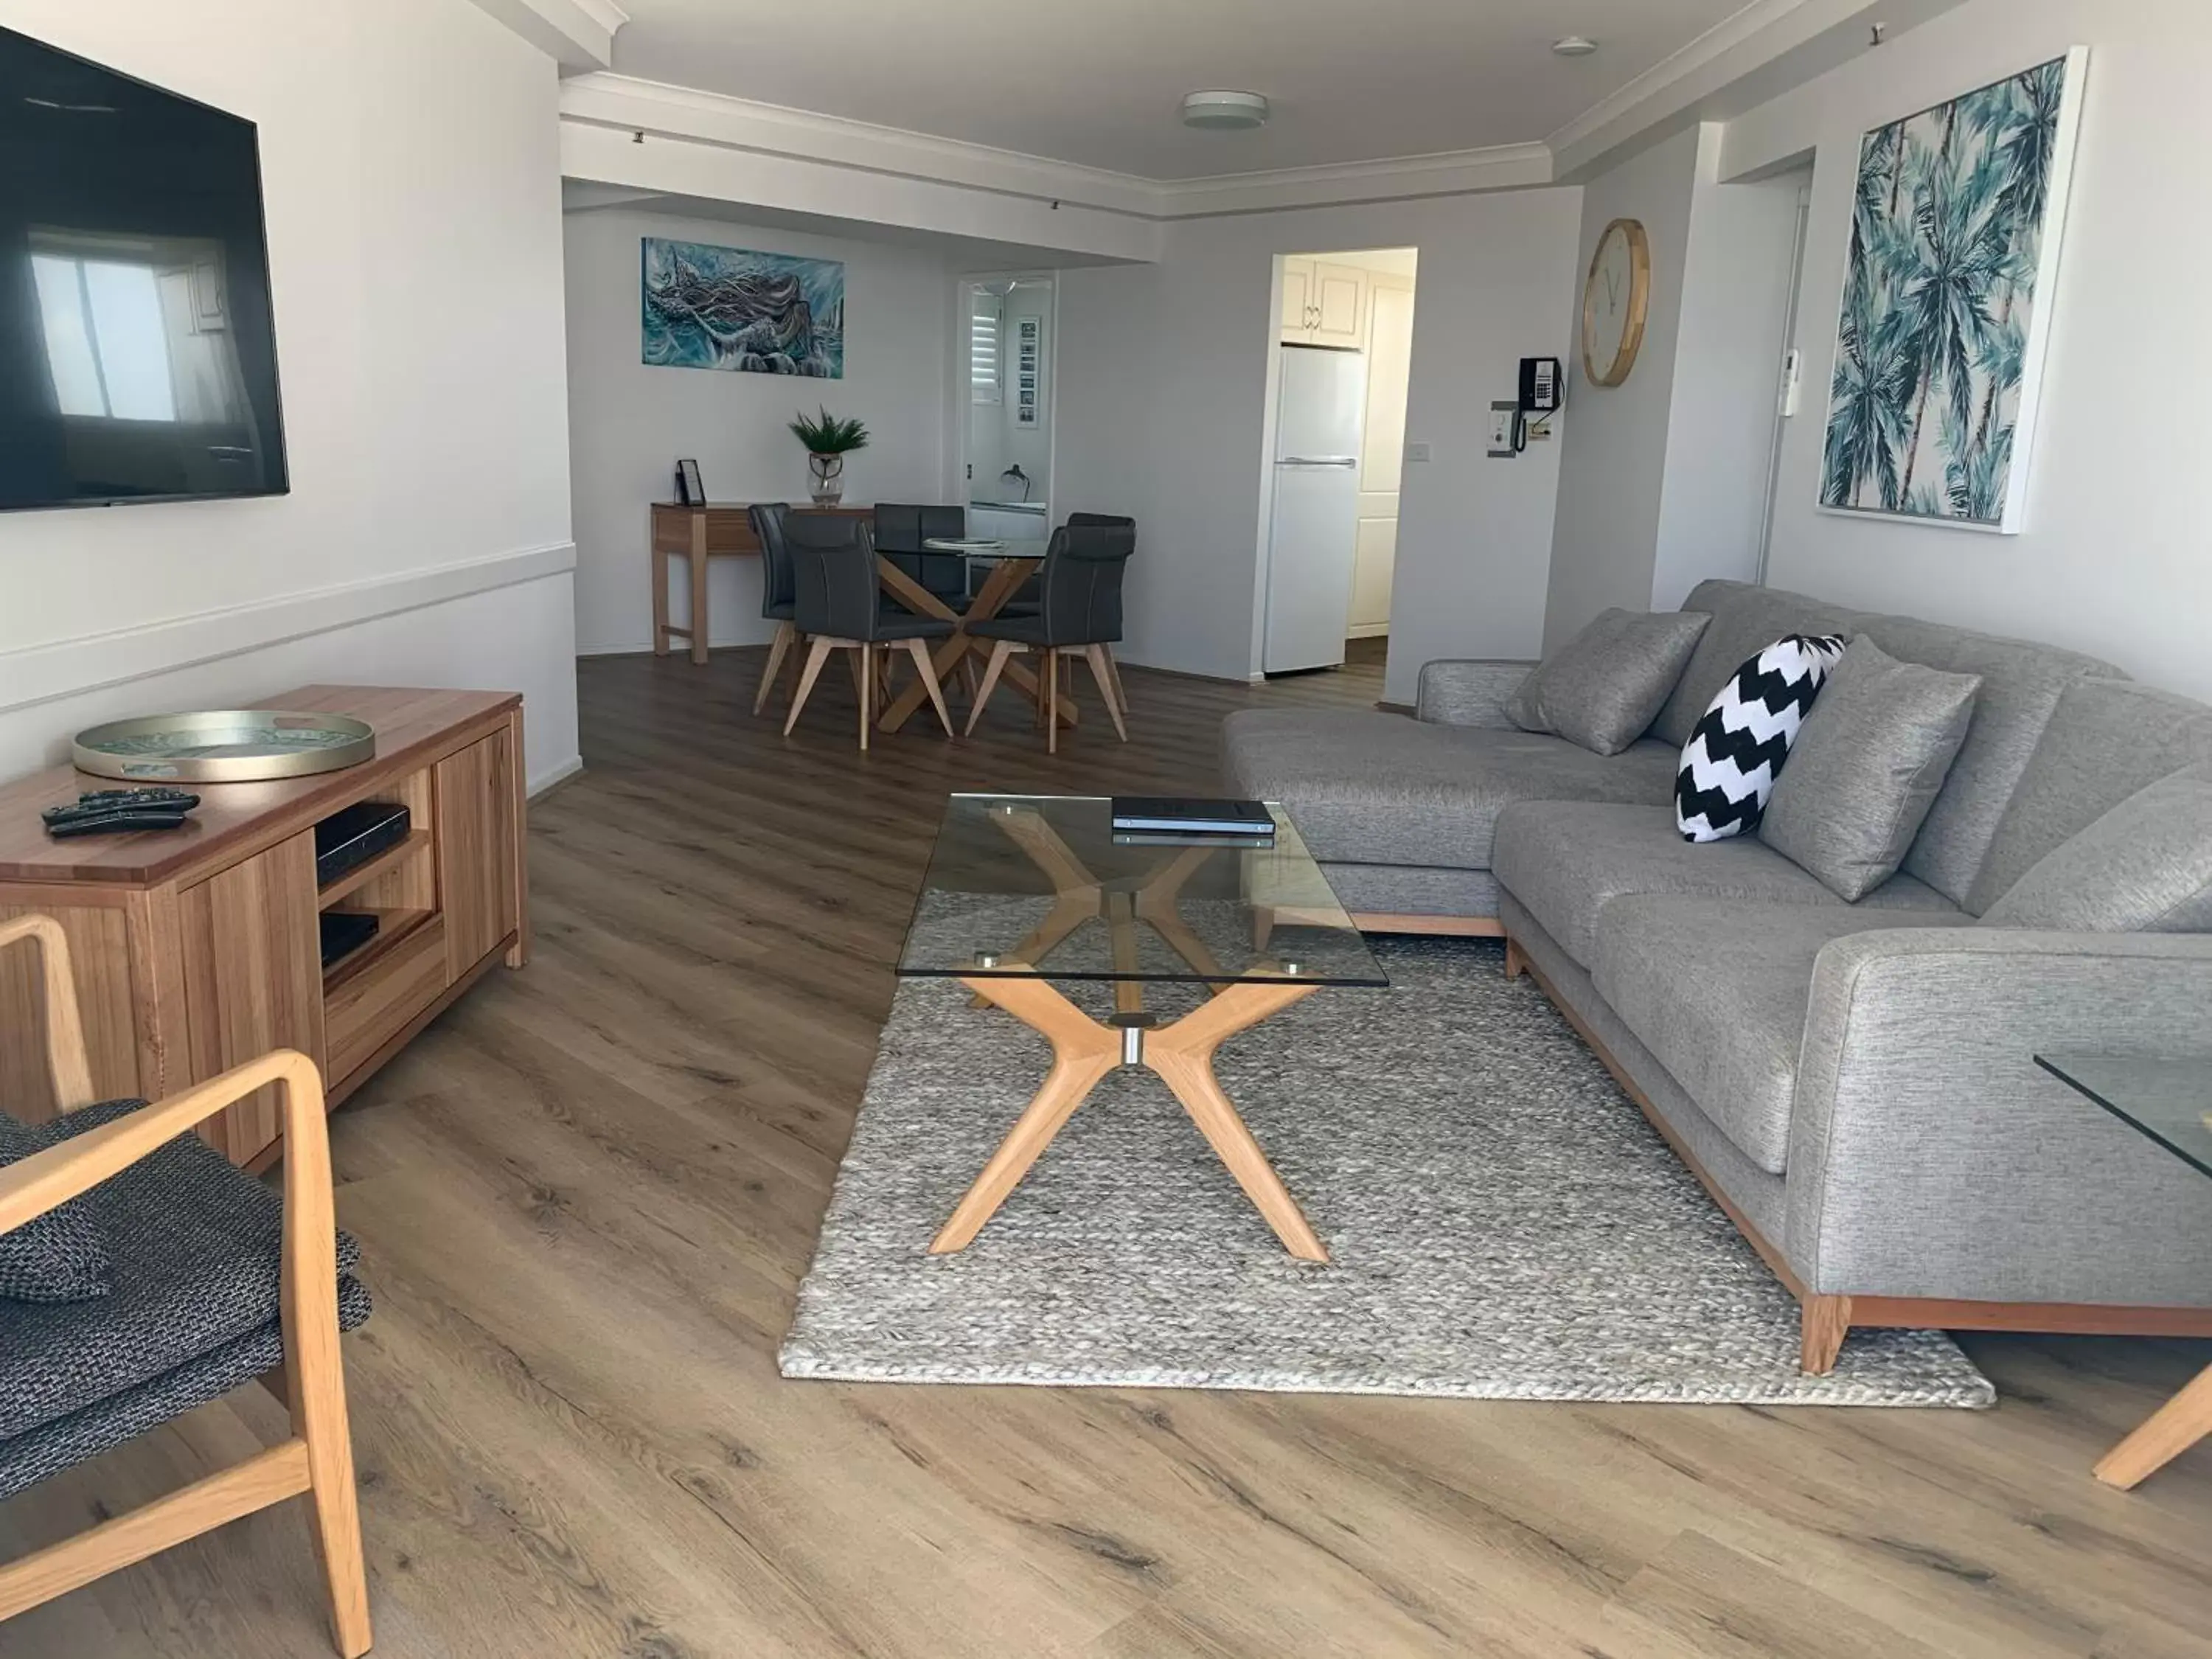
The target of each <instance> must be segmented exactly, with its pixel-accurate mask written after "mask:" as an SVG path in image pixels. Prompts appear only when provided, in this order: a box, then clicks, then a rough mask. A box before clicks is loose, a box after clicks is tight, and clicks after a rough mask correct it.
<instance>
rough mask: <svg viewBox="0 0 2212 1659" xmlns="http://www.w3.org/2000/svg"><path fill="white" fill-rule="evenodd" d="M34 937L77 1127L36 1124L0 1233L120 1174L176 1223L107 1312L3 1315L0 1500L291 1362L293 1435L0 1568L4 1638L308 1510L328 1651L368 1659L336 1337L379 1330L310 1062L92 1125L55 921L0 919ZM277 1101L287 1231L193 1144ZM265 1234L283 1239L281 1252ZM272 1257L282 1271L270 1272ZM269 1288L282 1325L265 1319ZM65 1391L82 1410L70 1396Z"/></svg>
mask: <svg viewBox="0 0 2212 1659" xmlns="http://www.w3.org/2000/svg"><path fill="white" fill-rule="evenodd" d="M22 940H33V941H35V942H36V943H37V945H39V946H40V949H41V950H42V951H43V953H44V968H45V988H46V1059H47V1066H48V1069H49V1071H50V1073H51V1074H52V1079H53V1087H54V1094H55V1098H56V1099H57V1101H58V1103H59V1104H60V1106H61V1109H62V1110H63V1112H64V1114H65V1116H64V1118H63V1119H61V1120H58V1121H56V1123H55V1124H53V1125H50V1126H46V1127H47V1128H48V1129H50V1130H51V1131H52V1138H53V1139H54V1140H55V1142H56V1144H54V1145H52V1146H48V1147H47V1148H46V1149H45V1150H43V1151H40V1152H33V1154H32V1155H31V1156H29V1157H27V1158H22V1159H21V1161H20V1162H17V1163H15V1164H10V1165H9V1166H8V1167H7V1168H5V1169H0V1234H5V1233H7V1232H9V1231H13V1230H14V1229H16V1228H18V1227H21V1226H23V1225H26V1224H27V1223H28V1222H30V1221H32V1220H33V1219H35V1218H38V1217H40V1216H41V1215H44V1214H46V1212H48V1211H51V1210H53V1209H55V1208H57V1207H58V1206H60V1205H62V1204H64V1203H66V1202H67V1201H68V1200H70V1199H72V1198H74V1197H76V1196H77V1195H78V1194H81V1193H84V1192H86V1191H88V1189H90V1188H94V1187H95V1186H97V1185H99V1184H100V1182H104V1181H106V1180H107V1179H108V1178H109V1177H111V1176H123V1178H124V1180H125V1181H126V1182H131V1183H132V1186H133V1190H132V1191H131V1194H130V1199H131V1203H132V1204H133V1205H134V1206H139V1205H140V1201H141V1200H143V1199H147V1198H158V1199H159V1200H161V1208H162V1211H163V1212H164V1222H165V1226H164V1228H163V1229H162V1230H160V1231H159V1235H158V1238H157V1239H156V1241H155V1243H154V1244H153V1245H152V1246H150V1247H149V1246H145V1245H142V1246H141V1247H140V1248H138V1249H137V1250H136V1251H135V1252H134V1250H133V1249H132V1248H131V1241H130V1240H128V1239H125V1238H120V1237H118V1238H115V1239H113V1240H112V1244H113V1247H114V1249H113V1257H114V1263H113V1270H112V1277H113V1285H112V1289H111V1291H110V1293H109V1295H108V1296H106V1297H99V1298H96V1299H94V1300H89V1301H82V1302H72V1303H66V1304H46V1303H39V1304H32V1303H20V1302H0V1415H4V1414H9V1413H12V1419H11V1420H9V1421H8V1428H9V1431H8V1432H6V1433H5V1435H4V1437H0V1499H4V1498H8V1497H10V1496H13V1495H14V1494H15V1492H19V1491H21V1490H22V1489H23V1488H24V1487H25V1486H30V1485H33V1484H34V1483H35V1482H37V1481H38V1480H43V1479H45V1478H46V1476H47V1475H49V1474H55V1473H58V1471H59V1470H60V1469H62V1468H67V1467H70V1465H72V1464H75V1463H78V1462H84V1461H86V1460H87V1459H88V1458H90V1457H92V1456H94V1455H97V1454H98V1453H100V1452H102V1451H105V1450H106V1449H109V1448H111V1447H112V1446H115V1445H119V1444H121V1443H124V1442H125V1441H127V1440H129V1439H131V1438H134V1437H137V1435H139V1434H143V1433H144V1432H145V1431H147V1430H149V1429H150V1428H152V1427H154V1426H155V1425H158V1424H159V1423H161V1422H165V1421H167V1420H168V1419H170V1418H173V1417H177V1416H181V1415H182V1414H183V1413H185V1412H186V1411H189V1410H191V1409H192V1408H193V1407H197V1406H198V1405H201V1404H203V1403H204V1402H205V1401H210V1400H213V1399H216V1398H217V1397H219V1396H220V1395H223V1394H227V1393H228V1392H229V1391H230V1390H231V1389H234V1388H237V1387H239V1386H240V1385H241V1384H243V1383H248V1382H251V1381H252V1380H254V1379H255V1378H257V1377H264V1378H269V1377H270V1373H271V1372H272V1371H273V1370H274V1369H275V1367H276V1365H277V1364H279V1363H280V1353H281V1364H282V1365H283V1399H284V1400H285V1401H287V1403H288V1404H289V1407H290V1410H291V1416H292V1437H291V1438H290V1439H289V1440H287V1441H285V1442H284V1443H283V1444H282V1445H278V1446H273V1447H271V1448H270V1449H268V1450H266V1451H264V1452H262V1453H260V1454H259V1455H257V1456H254V1457H251V1458H248V1459H247V1460H246V1462H242V1463H239V1464H236V1465H234V1467H232V1468H228V1469H224V1470H222V1472H220V1473H219V1474H211V1475H210V1476H208V1477H207V1478H206V1479H204V1480H198V1481H196V1482H194V1483H193V1484H192V1485H191V1486H186V1487H185V1488H184V1489H183V1490H182V1491H180V1492H173V1493H171V1494H170V1495H169V1496H168V1497H167V1498H160V1499H157V1500H156V1501H155V1502H154V1503H151V1504H146V1505H145V1506H144V1507H143V1508H141V1509H137V1510H132V1511H131V1512H130V1513H129V1514H127V1515H122V1516H117V1517H116V1518H115V1519H113V1520H112V1521H109V1522H105V1523H104V1524H102V1525H100V1526H98V1527H94V1528H92V1529H91V1530H90V1531H88V1532H85V1533H81V1534H78V1535H77V1536H76V1537H74V1538H70V1539H66V1540H64V1541H62V1542H60V1543H58V1544H54V1545H52V1546H50V1547H47V1548H45V1549H42V1550H40V1551H38V1552H36V1553H33V1554H32V1555H29V1556H27V1557H25V1558H24V1559H21V1560H20V1561H15V1562H12V1563H10V1564H9V1565H5V1566H0V1620H6V1619H8V1618H10V1617H12V1616H13V1615H15V1613H21V1612H22V1611H23V1610H24V1609H25V1608H27V1607H36V1606H37V1605H39V1604H40V1602H42V1601H49V1600H51V1599H52V1598H53V1597H55V1596H57V1595H63V1594H64V1593H66V1592H67V1591H70V1590H72V1589H76V1588H78V1587H79V1586H81V1585H83V1584H88V1583H91V1582H92V1581H93V1580H94V1579H95V1578H99V1577H101V1576H103V1575H104V1574H106V1573H109V1572H112V1571H115V1570H117V1569H118V1568H119V1567H125V1566H128V1565H131V1564H132V1563H133V1562H137V1561H141V1560H143V1559H145V1558H146V1557H148V1556H149V1555H153V1554H155V1553H158V1552H160V1551H161V1550H165V1549H167V1548H168V1547H170V1546H171V1545H173V1544H179V1543H182V1542H184V1541H185V1540H186V1539H189V1538H193V1537H196V1536H197V1535H198V1534H201V1533H204V1532H210V1531H212V1530H213V1529H214V1528H217V1527H220V1526H222V1525H223V1524H224V1523H225V1522H230V1521H234V1520H237V1519H239V1518H240V1516H246V1515H250V1514H252V1513H253V1512H254V1511H255V1510H261V1509H265V1508H267V1507H269V1506H270V1505H271V1504H277V1503H281V1502H283V1500H284V1499H285V1498H291V1497H294V1496H295V1495H297V1494H300V1493H302V1492H304V1493H306V1494H307V1497H308V1499H309V1510H310V1513H309V1518H310V1522H311V1523H312V1528H313V1537H314V1542H315V1547H316V1550H317V1553H318V1554H319V1557H320V1558H321V1561H322V1565H323V1570H324V1572H325V1576H326V1577H327V1578H328V1580H329V1583H330V1595H331V1626H332V1631H333V1634H334V1635H335V1637H336V1640H337V1649H338V1651H339V1652H340V1653H341V1654H343V1655H344V1656H346V1659H356V1656H358V1655H361V1654H363V1653H366V1652H367V1651H368V1647H369V1643H370V1639H371V1638H370V1633H369V1621H368V1583H367V1579H366V1577H365V1575H364V1572H363V1570H362V1552H361V1528H360V1522H359V1518H358V1516H357V1515H356V1509H355V1499H354V1468H353V1446H352V1442H351V1440H350V1438H349V1435H348V1431H347V1426H346V1404H345V1381H344V1374H343V1370H341V1368H340V1360H339V1356H338V1333H339V1330H340V1328H341V1324H342V1323H343V1326H344V1327H345V1328H351V1327H352V1326H354V1325H356V1324H358V1323H360V1322H361V1321H362V1320H363V1319H365V1318H367V1317H368V1298H367V1296H366V1293H365V1292H363V1291H362V1290H361V1288H360V1286H359V1285H358V1284H357V1283H356V1281H354V1280H353V1279H352V1277H351V1274H350V1272H349V1271H346V1272H343V1273H342V1268H344V1269H349V1268H350V1266H351V1262H350V1261H347V1260H343V1259H342V1258H343V1256H348V1255H350V1254H351V1253H352V1251H353V1246H352V1243H351V1241H350V1240H346V1241H343V1249H342V1246H341V1241H340V1238H339V1236H338V1234H337V1224H336V1221H335V1218H334V1216H333V1213H332V1206H331V1161H330V1140H329V1135H328V1133H327V1129H326V1126H325V1122H324V1109H323V1084H322V1079H321V1077H320V1076H319V1074H318V1073H317V1072H316V1069H315V1066H314V1062H313V1061H312V1060H309V1059H307V1056H306V1055H304V1054H295V1053H293V1052H292V1051H290V1050H289V1049H279V1050H277V1051H276V1052H275V1053H272V1054H264V1055H262V1056H261V1057H260V1058H259V1059H258V1060H251V1061H249V1062H247V1063H246V1065H243V1066H238V1067H236V1068H234V1070H232V1071H229V1072H227V1073H224V1074H223V1075H222V1076H221V1077H218V1078H216V1079H212V1080H210V1081H209V1082H207V1083H204V1084H201V1085H199V1086H198V1087H197V1088H193V1089H189V1090H187V1091H185V1092H184V1093H182V1094H179V1095H176V1096H173V1097H171V1098H169V1099H167V1100H165V1101H161V1102H159V1103H155V1104H154V1105H144V1104H142V1103H137V1102H116V1103H109V1104H107V1105H105V1106H100V1107H97V1108H94V1109H92V1110H90V1111H81V1109H82V1108H84V1107H86V1106H87V1105H88V1103H90V1101H91V1098H92V1079H91V1068H90V1064H89V1061H88V1057H87V1054H86V1050H85V1044H84V1037H83V1032H82V1025H81V1024H80V1021H79V1018H78V1012H77V1004H76V989H75V986H74V984H73V982H72V981H71V980H70V966H69V948H68V945H67V943H66V941H65V940H64V937H63V934H62V930H61V927H59V925H58V924H57V923H56V922H54V921H52V919H51V918H48V917H46V916H40V915H26V916H21V917H18V918H16V919H15V920H13V921H4V922H0V949H4V948H6V947H8V946H9V945H13V944H15V943H16V942H18V941H22ZM269 1085H276V1088H277V1090H278V1091H279V1093H280V1094H281V1096H282V1097H283V1115H284V1142H283V1145H284V1191H283V1214H282V1218H281V1223H277V1222H276V1218H274V1217H273V1216H272V1215H270V1209H271V1208H272V1207H273V1205H274V1200H273V1198H272V1197H271V1196H270V1194H267V1193H266V1191H265V1189H264V1188H262V1187H261V1185H260V1183H259V1182H256V1181H254V1180H253V1179H252V1177H251V1176H246V1174H244V1173H243V1172H242V1171H240V1170H235V1169H234V1168H233V1167H232V1166H231V1165H230V1164H229V1163H228V1161H227V1160H225V1159H224V1158H222V1155H221V1154H220V1153H218V1152H215V1151H214V1149H213V1148H211V1147H209V1146H206V1145H204V1143H203V1142H201V1141H200V1140H199V1139H197V1137H196V1136H193V1135H192V1134H191V1130H192V1129H193V1128H194V1127H196V1126H197V1125H198V1124H200V1123H202V1122H203V1121H205V1120H206V1119H208V1118H210V1117H212V1116H213V1115H215V1114H216V1113H217V1112H219V1111H221V1110H222V1109H224V1108H225V1107H226V1106H228V1105H230V1104H232V1103H234V1102H236V1101H238V1100H240V1099H242V1098H244V1097H246V1096H247V1095H250V1094H252V1092H253V1091H255V1090H257V1089H261V1088H264V1087H267V1086H269ZM80 1126H82V1127H80ZM125 1172H128V1173H127V1174H126V1173H125ZM142 1212H143V1211H142ZM272 1224H274V1225H276V1226H277V1227H278V1229H279V1230H280V1231H279V1232H278V1237H277V1239H276V1241H272V1240H271V1239H270V1237H269V1234H270V1228H271V1225H272ZM109 1231H111V1232H114V1231H120V1230H119V1229H114V1228H111V1229H110V1230H109ZM183 1238H191V1239H196V1240H200V1241H204V1249H201V1250H198V1251H195V1252H192V1253H191V1254H193V1255H196V1256H198V1257H200V1258H202V1259H199V1260H194V1261H177V1260H174V1259H173V1256H174V1255H176V1254H177V1251H176V1250H175V1249H174V1247H175V1245H176V1243H177V1242H178V1241H179V1239H183ZM272 1242H276V1243H277V1244H278V1251H279V1255H280V1260H281V1267H279V1268H278V1269H277V1271H276V1273H274V1274H272V1273H270V1269H269V1263H268V1255H269V1246H270V1243H272ZM272 1278H274V1279H275V1280H276V1284H275V1286H274V1289H275V1297H274V1300H275V1303H276V1308H275V1316H274V1317H273V1318H271V1317H269V1316H268V1312H267V1310H266V1307H265V1303H266V1301H267V1300H268V1299H269V1298H268V1291H269V1290H270V1283H269V1281H270V1279H272ZM226 1322H227V1323H226ZM241 1322H242V1324H243V1328H242V1329H241V1328H240V1325H241ZM142 1339H143V1340H142ZM208 1344H211V1346H204V1345H208ZM125 1356H127V1357H128V1358H127V1359H125V1358H124V1357H125ZM134 1361H135V1363H136V1369H135V1370H134V1369H133V1368H132V1364H131V1363H130V1362H134ZM270 1382H271V1387H272V1389H273V1388H274V1386H275V1384H274V1381H273V1378H271V1379H270ZM40 1390H43V1391H44V1397H43V1398H42V1399H40V1400H39V1401H34V1402H33V1403H32V1404H31V1405H29V1406H28V1407H24V1406H23V1405H22V1404H21V1396H22V1395H23V1394H24V1393H25V1392H31V1393H38V1392H39V1391H40ZM64 1394H65V1395H68V1396H70V1397H68V1398H60V1397H58V1396H61V1395H64Z"/></svg>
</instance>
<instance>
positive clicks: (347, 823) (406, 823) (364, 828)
mask: <svg viewBox="0 0 2212 1659" xmlns="http://www.w3.org/2000/svg"><path fill="white" fill-rule="evenodd" d="M408 829H410V817H409V814H408V811H407V809H406V808H405V807H404V806H401V805H398V804H397V803H396V802H393V801H388V800H365V801H360V802H357V803H356V804H355V805H351V806H348V807H345V808H343V809H342V810H341V811H336V812H333V813H331V815H330V817H326V818H325V819H324V820H323V821H322V822H321V823H319V824H317V825H316V826H315V883H316V884H317V885H318V886H321V887H327V886H329V885H330V884H331V883H332V882H334V881H336V880H337V878H339V877H340V876H342V875H343V874H345V872H347V871H349V870H357V869H359V868H360V867H361V866H362V865H364V864H366V863H368V861H369V860H371V859H373V858H374V857H375V856H376V855H377V854H379V853H381V852H382V851H384V850H385V848H387V847H397V846H398V845H399V843H400V842H403V841H404V840H406V839H407V831H408Z"/></svg>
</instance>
